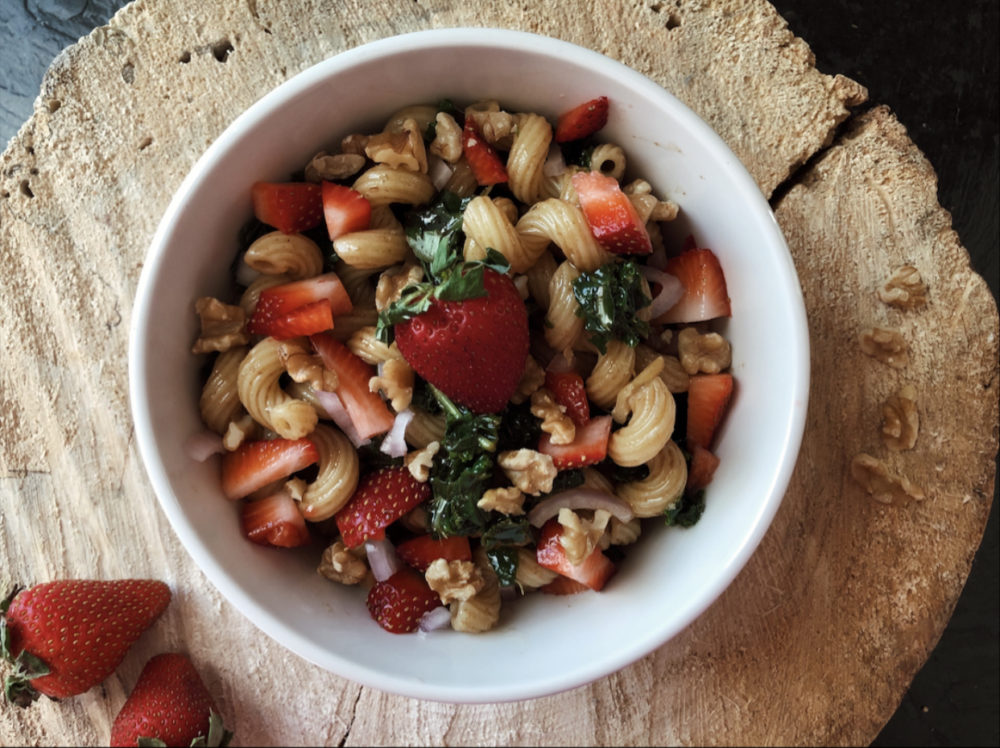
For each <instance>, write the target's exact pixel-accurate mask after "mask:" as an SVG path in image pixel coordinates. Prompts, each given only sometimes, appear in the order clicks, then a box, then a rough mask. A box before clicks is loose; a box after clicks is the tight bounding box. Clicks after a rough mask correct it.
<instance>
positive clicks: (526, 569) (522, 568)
mask: <svg viewBox="0 0 1000 748" xmlns="http://www.w3.org/2000/svg"><path fill="white" fill-rule="evenodd" d="M557 576H559V575H558V574H557V573H556V572H554V571H552V570H551V569H546V568H545V567H544V566H542V565H540V564H539V563H538V559H537V558H536V557H535V554H534V552H532V551H530V550H528V549H527V548H518V549H517V573H516V576H515V578H514V579H515V581H516V582H517V584H518V586H520V587H521V588H522V589H525V590H534V589H538V588H539V587H544V586H545V585H546V584H548V583H549V582H551V581H552V580H553V579H555V578H556V577H557Z"/></svg>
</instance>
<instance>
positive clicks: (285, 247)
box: [243, 231, 323, 280]
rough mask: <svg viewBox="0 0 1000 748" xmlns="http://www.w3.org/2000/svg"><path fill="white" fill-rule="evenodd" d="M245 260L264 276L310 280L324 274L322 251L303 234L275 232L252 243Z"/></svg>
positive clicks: (244, 256)
mask: <svg viewBox="0 0 1000 748" xmlns="http://www.w3.org/2000/svg"><path fill="white" fill-rule="evenodd" d="M243 261H244V262H245V263H246V264H247V265H249V266H250V267H251V268H253V269H254V270H256V271H257V272H259V273H264V274H265V275H287V276H288V277H289V279H291V280H299V279H301V278H311V277H312V276H314V275H319V274H320V273H322V272H323V252H322V250H321V249H320V248H319V245H317V244H316V242H314V241H313V240H312V239H310V238H309V237H307V236H303V235H302V234H284V233H282V232H280V231H272V232H270V233H268V234H264V235H263V236H262V237H260V238H259V239H257V240H256V241H255V242H254V243H253V244H251V245H250V246H249V247H248V248H247V251H246V252H245V253H244V255H243Z"/></svg>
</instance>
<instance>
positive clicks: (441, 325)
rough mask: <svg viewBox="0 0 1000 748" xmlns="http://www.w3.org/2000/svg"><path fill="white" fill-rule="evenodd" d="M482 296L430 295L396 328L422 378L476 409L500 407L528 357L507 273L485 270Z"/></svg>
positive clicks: (522, 313) (521, 312)
mask: <svg viewBox="0 0 1000 748" xmlns="http://www.w3.org/2000/svg"><path fill="white" fill-rule="evenodd" d="M483 287H484V288H485V290H486V295H485V296H480V297H477V298H470V299H463V300H461V301H446V300H442V299H434V300H433V301H432V302H431V305H430V308H429V309H428V310H427V311H425V312H424V313H422V314H420V315H418V316H416V317H413V318H411V319H408V320H405V321H403V322H400V323H399V324H397V325H396V327H395V333H396V344H397V345H398V346H399V351H400V353H402V354H403V358H405V359H406V361H407V362H408V363H409V364H410V366H412V367H413V369H414V371H416V372H417V374H419V375H420V376H421V377H423V378H424V379H426V380H427V381H428V382H430V383H431V384H433V385H434V386H435V387H437V388H438V389H439V390H441V391H442V392H443V393H444V394H446V395H447V396H448V397H450V398H451V399H452V400H454V401H455V402H457V403H459V404H461V405H465V406H466V407H468V408H469V409H470V410H472V411H473V412H475V413H496V412H497V411H500V410H502V409H503V408H504V407H505V406H506V405H507V401H508V400H510V398H511V395H513V394H514V392H515V391H516V390H517V385H518V382H520V381H521V375H522V374H523V373H524V363H525V361H526V360H527V357H528V345H529V340H528V311H527V308H526V307H525V306H524V301H522V299H521V296H520V294H518V292H517V288H516V287H515V286H514V282H513V281H512V280H511V279H510V277H509V276H507V275H504V274H502V273H498V272H496V271H495V270H492V269H490V268H484V269H483Z"/></svg>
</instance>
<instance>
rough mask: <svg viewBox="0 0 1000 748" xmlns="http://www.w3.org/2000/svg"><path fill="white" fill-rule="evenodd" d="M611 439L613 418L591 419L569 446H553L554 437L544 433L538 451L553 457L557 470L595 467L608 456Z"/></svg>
mask: <svg viewBox="0 0 1000 748" xmlns="http://www.w3.org/2000/svg"><path fill="white" fill-rule="evenodd" d="M610 437H611V416H598V417H597V418H591V419H590V420H589V421H588V422H587V424H586V425H584V426H578V427H577V429H576V438H574V439H573V441H572V442H570V443H569V444H553V443H552V437H551V436H550V435H549V434H547V433H545V432H544V431H543V432H542V436H541V439H539V442H538V451H539V452H541V453H542V454H543V455H549V456H551V457H552V464H553V465H555V467H556V469H557V470H570V469H571V468H578V467H583V466H585V465H594V464H596V463H598V462H600V461H601V460H603V459H604V458H605V457H607V456H608V439H609V438H610Z"/></svg>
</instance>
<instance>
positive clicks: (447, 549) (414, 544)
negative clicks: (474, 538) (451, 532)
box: [396, 535, 472, 571]
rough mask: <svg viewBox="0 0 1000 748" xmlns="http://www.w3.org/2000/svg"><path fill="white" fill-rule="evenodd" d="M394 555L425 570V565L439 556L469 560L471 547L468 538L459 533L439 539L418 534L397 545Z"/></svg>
mask: <svg viewBox="0 0 1000 748" xmlns="http://www.w3.org/2000/svg"><path fill="white" fill-rule="evenodd" d="M396 555H398V556H399V557H400V558H401V559H403V561H405V562H406V563H408V564H409V565H410V566H412V567H413V568H414V569H416V570H417V571H427V567H428V566H430V565H431V564H432V563H434V562H435V561H437V560H438V559H439V558H443V559H444V560H445V561H471V560H472V548H471V547H470V546H469V539H468V538H466V537H463V536H461V535H456V536H455V537H451V538H440V539H436V538H433V537H431V536H430V535H418V536H417V537H415V538H410V539H409V540H405V541H403V542H402V543H400V544H399V545H397V546H396Z"/></svg>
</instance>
